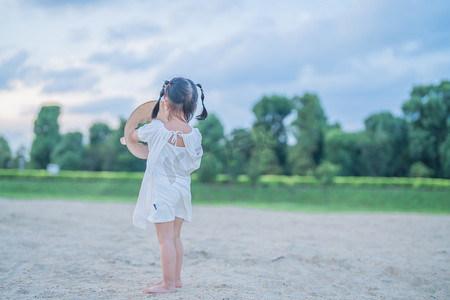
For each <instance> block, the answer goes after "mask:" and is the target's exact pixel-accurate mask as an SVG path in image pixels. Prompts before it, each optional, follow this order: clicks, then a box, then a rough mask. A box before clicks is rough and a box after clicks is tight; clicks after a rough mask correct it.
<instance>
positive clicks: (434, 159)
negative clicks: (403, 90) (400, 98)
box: [402, 81, 450, 177]
mask: <svg viewBox="0 0 450 300" xmlns="http://www.w3.org/2000/svg"><path fill="white" fill-rule="evenodd" d="M402 109H403V112H404V114H405V118H406V120H407V121H408V122H409V123H410V130H409V156H410V158H411V161H422V162H423V163H424V164H425V165H426V166H427V167H429V168H431V169H432V170H433V171H434V174H435V176H437V177H443V176H445V173H446V170H444V163H445V160H446V158H445V157H442V156H441V152H440V151H439V149H440V146H441V145H442V144H443V143H444V142H445V140H446V138H447V135H448V133H449V115H450V81H442V82H441V83H440V84H439V85H428V86H415V87H414V88H413V90H412V92H411V95H410V99H409V100H408V101H407V102H405V103H404V104H403V106H402Z"/></svg>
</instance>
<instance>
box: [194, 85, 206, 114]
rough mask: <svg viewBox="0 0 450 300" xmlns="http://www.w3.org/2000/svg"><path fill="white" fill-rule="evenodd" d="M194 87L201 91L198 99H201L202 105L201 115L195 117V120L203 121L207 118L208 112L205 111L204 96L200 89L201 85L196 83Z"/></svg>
mask: <svg viewBox="0 0 450 300" xmlns="http://www.w3.org/2000/svg"><path fill="white" fill-rule="evenodd" d="M196 86H198V87H199V89H200V91H201V96H200V98H201V99H202V105H203V110H202V113H201V114H200V115H198V116H197V117H196V119H197V120H199V121H203V120H205V119H206V117H207V116H208V111H207V110H206V107H205V102H204V101H205V94H204V93H203V88H202V85H201V84H200V83H197V84H196Z"/></svg>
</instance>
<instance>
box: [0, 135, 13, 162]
mask: <svg viewBox="0 0 450 300" xmlns="http://www.w3.org/2000/svg"><path fill="white" fill-rule="evenodd" d="M10 166H11V149H10V148H9V145H8V141H6V139H5V138H4V137H3V136H0V169H6V168H10Z"/></svg>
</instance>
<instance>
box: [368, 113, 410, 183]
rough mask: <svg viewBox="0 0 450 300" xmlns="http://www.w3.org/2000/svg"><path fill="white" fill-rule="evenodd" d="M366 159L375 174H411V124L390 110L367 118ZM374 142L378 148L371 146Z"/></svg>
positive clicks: (371, 172)
mask: <svg viewBox="0 0 450 300" xmlns="http://www.w3.org/2000/svg"><path fill="white" fill-rule="evenodd" d="M365 125H366V133H365V134H366V135H367V139H366V140H365V142H364V150H365V151H364V152H363V155H364V156H365V157H364V163H365V165H366V166H367V168H366V170H367V171H368V172H369V173H370V175H371V176H407V175H408V124H407V123H406V121H405V120H404V119H401V118H398V117H394V116H393V115H392V114H391V113H390V112H381V113H377V114H373V115H371V116H370V117H368V118H367V119H366V120H365ZM371 145H372V146H374V147H375V149H374V151H371V150H370V149H368V148H367V147H370V146H371Z"/></svg>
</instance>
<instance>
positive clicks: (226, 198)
mask: <svg viewBox="0 0 450 300" xmlns="http://www.w3.org/2000/svg"><path fill="white" fill-rule="evenodd" d="M141 176H142V174H141ZM139 187H140V179H139V178H134V179H105V178H97V179H95V178H93V177H88V178H82V177H79V178H77V179H71V178H64V177H63V178H58V177H52V178H45V177H42V178H40V177H36V178H33V177H23V178H21V177H0V197H4V198H14V199H68V200H71V199H73V200H87V201H128V202H135V201H136V198H137V195H138V192H139ZM192 199H193V203H194V204H206V205H219V204H220V205H238V206H245V207H252V208H262V209H275V210H289V211H307V212H368V211H370V212H419V213H443V214H449V213H450V200H449V199H450V190H449V189H437V190H436V189H422V188H407V187H367V186H339V185H338V186H329V187H322V186H318V185H312V186H303V185H302V186H280V185H258V186H251V185H242V184H217V183H215V184H203V183H199V182H193V183H192Z"/></svg>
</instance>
